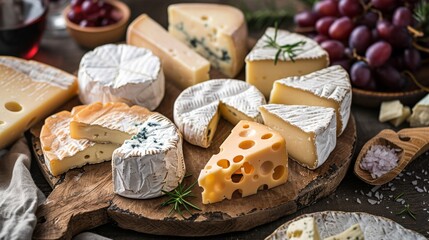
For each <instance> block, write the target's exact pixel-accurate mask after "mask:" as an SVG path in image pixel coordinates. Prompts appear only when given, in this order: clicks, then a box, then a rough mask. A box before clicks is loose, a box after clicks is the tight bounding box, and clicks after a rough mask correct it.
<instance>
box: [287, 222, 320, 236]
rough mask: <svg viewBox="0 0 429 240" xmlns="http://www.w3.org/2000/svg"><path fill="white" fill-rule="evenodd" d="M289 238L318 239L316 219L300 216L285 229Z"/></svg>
mask: <svg viewBox="0 0 429 240" xmlns="http://www.w3.org/2000/svg"><path fill="white" fill-rule="evenodd" d="M286 236H287V239H289V240H320V239H321V238H320V235H319V230H318V229H317V225H316V221H314V218H312V217H305V218H301V219H299V220H297V221H294V222H292V223H291V224H289V226H288V228H287V230H286Z"/></svg>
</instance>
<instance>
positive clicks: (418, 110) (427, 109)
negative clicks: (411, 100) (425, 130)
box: [409, 94, 429, 127]
mask: <svg viewBox="0 0 429 240" xmlns="http://www.w3.org/2000/svg"><path fill="white" fill-rule="evenodd" d="M409 121H410V125H411V127H423V126H429V94H428V95H426V97H424V98H423V99H422V100H420V101H419V102H418V103H417V104H416V105H415V106H414V107H413V113H412V114H411V116H410V119H409Z"/></svg>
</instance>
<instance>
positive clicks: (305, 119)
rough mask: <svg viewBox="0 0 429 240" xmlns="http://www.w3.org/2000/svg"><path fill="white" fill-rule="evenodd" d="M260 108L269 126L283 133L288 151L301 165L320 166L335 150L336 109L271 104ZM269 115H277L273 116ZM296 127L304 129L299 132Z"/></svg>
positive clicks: (312, 167) (313, 167)
mask: <svg viewBox="0 0 429 240" xmlns="http://www.w3.org/2000/svg"><path fill="white" fill-rule="evenodd" d="M260 110H261V112H262V117H263V118H264V123H265V125H267V126H269V127H271V128H272V129H274V130H276V131H278V132H279V133H280V134H282V136H283V137H284V138H285V140H286V142H287V145H288V153H289V154H290V156H291V157H292V158H293V159H294V160H296V161H297V162H298V163H300V164H301V165H303V166H305V167H308V168H310V169H316V168H318V167H319V166H321V165H322V164H323V163H324V162H325V161H326V159H328V157H329V154H330V153H331V152H332V151H333V150H334V148H335V146H336V143H337V134H336V132H337V131H336V130H337V129H336V126H337V124H336V117H335V110H334V109H333V108H325V107H314V106H303V105H283V104H268V105H263V106H261V107H260ZM269 114H272V115H273V116H275V117H276V118H270V116H269ZM278 120H280V121H278ZM282 121H283V122H282ZM293 127H295V128H293ZM296 128H297V129H299V130H301V131H302V132H301V133H299V132H295V131H297V129H296Z"/></svg>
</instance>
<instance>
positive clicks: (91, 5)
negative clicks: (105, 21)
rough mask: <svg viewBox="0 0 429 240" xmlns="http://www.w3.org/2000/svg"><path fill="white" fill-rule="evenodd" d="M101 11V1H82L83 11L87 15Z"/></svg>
mask: <svg viewBox="0 0 429 240" xmlns="http://www.w3.org/2000/svg"><path fill="white" fill-rule="evenodd" d="M98 11H100V2H99V1H92V0H85V1H84V2H83V3H82V12H83V13H84V14H86V15H89V14H93V13H96V12H98Z"/></svg>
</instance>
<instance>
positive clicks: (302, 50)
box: [246, 28, 329, 98]
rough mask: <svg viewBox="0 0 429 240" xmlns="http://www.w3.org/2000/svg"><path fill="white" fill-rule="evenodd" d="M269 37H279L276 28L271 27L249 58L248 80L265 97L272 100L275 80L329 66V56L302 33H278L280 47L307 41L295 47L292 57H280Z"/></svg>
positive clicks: (247, 62)
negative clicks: (269, 43)
mask: <svg viewBox="0 0 429 240" xmlns="http://www.w3.org/2000/svg"><path fill="white" fill-rule="evenodd" d="M269 38H271V39H273V40H274V38H275V29H274V28H268V29H267V30H266V32H265V34H264V35H263V36H262V38H261V39H259V40H258V42H257V43H256V45H255V47H254V48H253V49H252V51H251V52H250V53H249V54H248V55H247V57H246V81H247V82H248V83H250V84H253V85H255V86H256V87H257V88H258V89H259V90H260V91H261V92H262V93H263V94H264V95H265V97H267V98H268V97H269V95H270V92H271V89H272V88H273V83H274V81H275V80H278V79H282V78H286V77H292V76H302V75H305V74H309V73H312V72H314V71H317V70H320V69H323V68H326V67H327V66H329V55H328V53H327V52H326V51H325V50H324V49H323V48H322V47H320V46H319V44H317V42H315V41H314V40H312V39H310V38H308V37H305V36H303V35H300V34H296V33H290V32H288V31H285V30H278V31H277V37H276V38H275V43H277V44H279V45H285V44H290V45H292V44H296V43H299V42H301V41H302V42H304V43H303V44H302V45H300V46H297V47H295V48H294V51H293V53H294V55H295V56H293V57H292V58H293V59H292V58H291V56H290V55H288V54H280V55H278V62H277V63H276V64H275V63H274V61H275V59H276V55H277V52H278V49H277V48H274V47H270V46H268V43H267V41H269Z"/></svg>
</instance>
